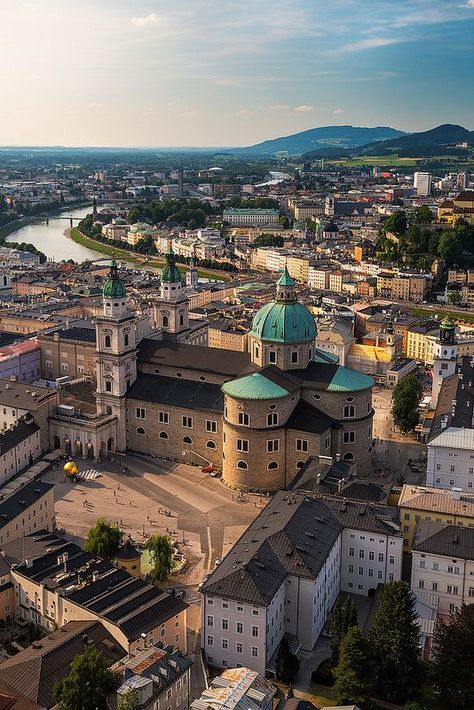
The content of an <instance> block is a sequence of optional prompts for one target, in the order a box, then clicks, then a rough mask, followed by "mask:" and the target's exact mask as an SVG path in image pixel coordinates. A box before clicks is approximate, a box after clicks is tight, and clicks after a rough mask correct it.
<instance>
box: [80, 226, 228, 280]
mask: <svg viewBox="0 0 474 710" xmlns="http://www.w3.org/2000/svg"><path fill="white" fill-rule="evenodd" d="M69 234H70V236H71V239H72V240H73V241H75V242H77V243H78V244H82V246H84V247H87V248H88V249H93V251H97V252H99V254H106V255H107V256H115V257H118V258H119V259H124V260H125V261H128V262H131V263H132V264H137V265H146V266H147V267H149V268H150V269H162V268H163V266H164V265H165V260H164V259H162V258H160V257H154V258H153V259H149V260H148V261H145V257H143V256H138V255H137V254H134V253H133V252H130V251H127V250H126V249H120V248H119V247H116V246H109V245H108V244H102V242H96V241H95V239H91V238H90V237H86V235H85V234H82V232H81V231H79V229H78V228H77V227H73V228H72V229H71V230H69ZM198 276H200V277H201V278H203V279H213V280H214V281H230V279H231V275H230V274H227V273H225V272H222V273H219V272H217V271H208V270H207V269H199V270H198Z"/></svg>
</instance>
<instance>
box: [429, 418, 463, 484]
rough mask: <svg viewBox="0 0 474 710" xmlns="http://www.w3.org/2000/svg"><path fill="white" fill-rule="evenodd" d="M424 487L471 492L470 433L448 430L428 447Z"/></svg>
mask: <svg viewBox="0 0 474 710" xmlns="http://www.w3.org/2000/svg"><path fill="white" fill-rule="evenodd" d="M426 485H427V486H433V487H434V488H452V487H453V486H455V487H456V488H461V489H462V490H463V491H471V492H472V490H473V488H474V429H463V428H459V427H448V428H447V429H445V430H444V431H443V432H441V434H439V435H438V436H437V437H435V438H434V439H432V440H431V441H430V442H429V444H428V463H427V468H426Z"/></svg>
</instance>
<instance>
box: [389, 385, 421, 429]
mask: <svg viewBox="0 0 474 710" xmlns="http://www.w3.org/2000/svg"><path fill="white" fill-rule="evenodd" d="M422 395H423V386H422V384H421V382H420V380H419V379H418V377H417V376H416V375H415V374H411V375H406V377H403V378H402V379H401V380H400V382H399V383H398V384H397V385H396V386H395V388H394V390H393V395H392V414H393V420H394V422H395V424H396V425H397V426H398V428H399V429H400V430H401V431H402V432H404V433H406V432H408V431H412V430H413V429H414V428H415V426H416V425H417V424H418V418H419V416H418V407H419V405H420V401H421V397H422Z"/></svg>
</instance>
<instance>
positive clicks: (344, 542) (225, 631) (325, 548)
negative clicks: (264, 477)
mask: <svg viewBox="0 0 474 710" xmlns="http://www.w3.org/2000/svg"><path fill="white" fill-rule="evenodd" d="M396 518H397V511H395V510H394V509H392V508H377V507H376V506H371V505H369V504H367V503H356V502H353V501H347V500H342V499H339V498H332V497H331V498H326V499H324V500H323V499H321V498H319V497H317V496H316V495H313V494H311V493H308V492H305V491H303V490H297V491H294V492H293V491H278V492H277V493H276V494H275V495H274V496H273V498H272V500H271V501H270V502H269V503H268V505H267V506H266V507H265V509H264V510H263V511H262V512H261V513H260V515H259V516H258V518H257V519H256V520H255V521H254V522H253V523H252V524H251V525H250V526H249V528H248V529H247V530H246V532H245V533H244V534H243V535H242V537H241V538H240V539H239V540H238V542H237V543H236V544H235V546H234V547H233V549H232V550H230V552H229V553H228V554H227V556H226V557H225V559H224V560H223V561H222V562H221V563H220V565H219V566H218V567H217V569H216V570H215V571H214V572H213V573H212V574H211V576H210V577H209V579H207V580H206V581H205V582H204V584H203V586H202V590H201V591H202V594H203V596H204V599H203V607H202V609H203V611H202V613H203V619H202V645H203V648H204V652H205V655H206V660H207V662H208V663H209V664H210V665H213V666H216V667H219V668H230V667H234V666H237V664H239V665H242V666H251V667H252V668H253V669H254V670H256V671H257V672H258V673H261V674H264V673H265V670H266V669H267V668H268V666H269V664H271V659H272V657H273V656H274V655H275V653H276V652H277V650H278V647H279V644H280V641H281V639H282V637H283V635H284V634H285V633H289V634H292V635H293V636H294V637H295V638H296V639H297V641H298V645H299V646H300V647H301V648H302V649H304V650H311V649H312V648H313V647H314V644H315V642H316V640H317V638H318V636H319V634H320V633H321V631H322V629H323V627H324V625H325V623H326V621H327V619H328V616H329V614H330V611H331V608H332V606H333V604H334V602H335V600H336V598H337V596H338V594H339V592H340V591H347V592H349V591H352V592H355V593H358V594H364V595H367V594H368V593H369V592H370V590H372V589H375V588H376V587H377V585H378V584H380V583H384V582H387V581H392V580H395V579H400V576H401V559H402V537H401V535H400V533H399V532H398V526H397V523H396ZM315 540H317V544H316V543H315Z"/></svg>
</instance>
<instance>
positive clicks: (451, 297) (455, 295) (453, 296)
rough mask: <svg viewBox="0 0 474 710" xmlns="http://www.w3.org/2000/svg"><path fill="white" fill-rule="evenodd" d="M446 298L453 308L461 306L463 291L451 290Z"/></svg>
mask: <svg viewBox="0 0 474 710" xmlns="http://www.w3.org/2000/svg"><path fill="white" fill-rule="evenodd" d="M446 298H447V301H448V303H449V304H451V305H453V306H459V304H460V303H461V301H462V291H460V290H459V289H451V290H450V291H448V293H447V294H446Z"/></svg>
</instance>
